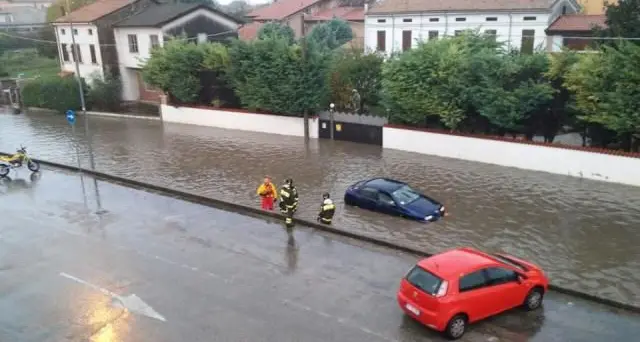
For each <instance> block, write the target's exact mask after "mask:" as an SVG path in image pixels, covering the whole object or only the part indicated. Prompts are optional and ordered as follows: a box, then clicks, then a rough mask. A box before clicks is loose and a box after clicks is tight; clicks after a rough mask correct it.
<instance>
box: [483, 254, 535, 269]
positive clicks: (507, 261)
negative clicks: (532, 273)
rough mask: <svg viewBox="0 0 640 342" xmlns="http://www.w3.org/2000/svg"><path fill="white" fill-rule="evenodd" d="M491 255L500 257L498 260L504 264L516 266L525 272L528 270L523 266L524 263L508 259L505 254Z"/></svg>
mask: <svg viewBox="0 0 640 342" xmlns="http://www.w3.org/2000/svg"><path fill="white" fill-rule="evenodd" d="M491 256H492V257H494V258H496V259H498V261H500V262H501V263H503V264H507V265H509V266H512V267H515V268H517V269H519V270H522V271H523V272H526V271H527V269H526V268H524V267H522V265H520V264H518V263H516V262H514V261H513V260H509V259H507V258H505V257H503V256H500V255H497V254H491Z"/></svg>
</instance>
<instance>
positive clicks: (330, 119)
mask: <svg viewBox="0 0 640 342" xmlns="http://www.w3.org/2000/svg"><path fill="white" fill-rule="evenodd" d="M335 107H336V105H335V104H334V103H331V104H330V105H329V125H330V126H331V129H330V130H329V132H330V134H331V140H333V110H334V108H335Z"/></svg>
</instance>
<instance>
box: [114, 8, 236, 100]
mask: <svg viewBox="0 0 640 342" xmlns="http://www.w3.org/2000/svg"><path fill="white" fill-rule="evenodd" d="M239 25H240V23H239V22H238V20H237V19H235V18H232V17H230V16H228V15H226V14H224V13H223V12H220V11H218V10H216V9H214V8H211V7H209V6H207V5H203V4H183V3H165V4H157V5H153V6H149V7H148V8H146V9H145V10H144V11H141V12H139V13H138V14H135V15H133V16H131V17H129V18H127V19H125V20H123V21H120V22H118V23H116V24H115V25H114V35H115V41H116V49H117V51H118V61H119V65H120V77H121V80H122V96H123V100H125V101H138V100H141V101H148V102H158V101H159V95H161V92H160V91H158V90H156V89H153V88H152V87H150V86H149V85H147V84H146V83H145V82H144V80H143V79H142V77H141V69H142V67H143V66H144V65H145V63H146V61H147V59H148V58H149V57H150V56H151V50H152V48H153V47H156V46H162V45H163V44H164V41H165V40H166V39H168V38H169V37H177V36H182V37H183V38H186V39H190V40H191V41H193V42H206V41H224V40H226V39H227V38H230V37H237V31H238V27H239Z"/></svg>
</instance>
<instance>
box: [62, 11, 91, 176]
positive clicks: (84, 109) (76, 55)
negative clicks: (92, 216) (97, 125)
mask: <svg viewBox="0 0 640 342" xmlns="http://www.w3.org/2000/svg"><path fill="white" fill-rule="evenodd" d="M66 4H67V15H69V14H70V13H71V5H69V0H67V1H66ZM69 30H70V31H71V32H70V33H71V48H72V49H73V51H74V53H73V63H74V64H75V68H76V81H77V82H78V93H79V95H80V105H81V106H82V116H83V119H84V134H85V135H86V137H87V143H88V145H89V161H90V163H91V170H95V169H96V167H95V161H94V159H93V146H92V145H93V144H92V143H91V134H90V132H89V118H88V117H87V106H86V103H85V99H84V90H83V88H82V78H81V77H80V63H79V62H78V58H79V56H80V47H79V46H78V45H77V44H76V36H75V34H74V32H73V20H71V18H69Z"/></svg>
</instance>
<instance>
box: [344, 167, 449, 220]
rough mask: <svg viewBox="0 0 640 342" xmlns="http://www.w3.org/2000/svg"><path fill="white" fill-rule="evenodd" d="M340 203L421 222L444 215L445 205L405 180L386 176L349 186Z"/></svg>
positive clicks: (437, 218)
mask: <svg viewBox="0 0 640 342" xmlns="http://www.w3.org/2000/svg"><path fill="white" fill-rule="evenodd" d="M344 203H345V204H347V205H353V206H357V207H360V208H364V209H369V210H373V211H377V212H381V213H385V214H389V215H395V216H400V217H404V218H408V219H412V220H417V221H421V222H433V221H437V220H439V219H440V218H442V217H443V216H445V208H444V206H443V205H442V204H441V203H439V202H438V201H436V200H434V199H432V198H429V197H427V196H425V195H423V194H421V193H419V192H417V191H415V190H413V189H412V188H411V187H410V186H409V185H408V184H407V183H403V182H399V181H396V180H393V179H387V178H374V179H370V180H366V181H361V182H358V183H356V184H354V185H352V186H350V187H349V188H348V189H347V191H346V192H345V194H344Z"/></svg>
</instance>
